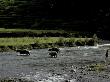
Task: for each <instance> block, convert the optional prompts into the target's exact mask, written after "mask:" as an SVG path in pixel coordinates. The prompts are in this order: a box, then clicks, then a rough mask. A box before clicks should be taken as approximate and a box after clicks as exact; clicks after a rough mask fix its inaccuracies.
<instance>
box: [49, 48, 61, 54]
mask: <svg viewBox="0 0 110 82" xmlns="http://www.w3.org/2000/svg"><path fill="white" fill-rule="evenodd" d="M48 51H56V52H57V53H58V52H60V49H58V48H50V49H49V50H48Z"/></svg>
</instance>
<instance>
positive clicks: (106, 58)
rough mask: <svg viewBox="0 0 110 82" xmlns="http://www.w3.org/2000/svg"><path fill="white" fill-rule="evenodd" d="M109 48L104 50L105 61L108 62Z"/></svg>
mask: <svg viewBox="0 0 110 82" xmlns="http://www.w3.org/2000/svg"><path fill="white" fill-rule="evenodd" d="M108 52H109V49H107V50H106V53H105V63H107V62H108V55H109V53H108Z"/></svg>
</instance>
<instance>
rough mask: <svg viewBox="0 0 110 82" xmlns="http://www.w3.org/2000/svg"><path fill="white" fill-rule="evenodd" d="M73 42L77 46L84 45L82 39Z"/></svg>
mask: <svg viewBox="0 0 110 82" xmlns="http://www.w3.org/2000/svg"><path fill="white" fill-rule="evenodd" d="M75 44H76V45H77V46H84V45H85V41H83V40H81V39H80V40H77V41H76V42H75Z"/></svg>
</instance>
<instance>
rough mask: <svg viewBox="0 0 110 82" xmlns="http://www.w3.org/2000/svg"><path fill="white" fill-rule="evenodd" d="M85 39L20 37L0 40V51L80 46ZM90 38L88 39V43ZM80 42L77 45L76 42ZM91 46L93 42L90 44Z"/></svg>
mask: <svg viewBox="0 0 110 82" xmlns="http://www.w3.org/2000/svg"><path fill="white" fill-rule="evenodd" d="M85 40H86V39H85V38H64V37H36V38H33V37H21V38H0V51H7V50H15V49H18V48H20V49H33V48H48V47H53V46H57V47H65V46H67V47H73V46H82V45H84V44H83V43H84V42H85ZM91 40H92V38H88V43H89V41H91ZM79 41H80V42H81V43H80V44H78V42H79ZM91 44H92V45H93V44H94V42H92V43H91Z"/></svg>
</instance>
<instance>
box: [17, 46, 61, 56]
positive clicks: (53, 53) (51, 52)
mask: <svg viewBox="0 0 110 82" xmlns="http://www.w3.org/2000/svg"><path fill="white" fill-rule="evenodd" d="M16 52H18V53H19V54H18V55H19V56H29V55H30V52H29V51H28V50H16ZM48 52H49V55H50V57H52V58H56V57H57V55H58V53H59V52H60V49H59V48H50V49H48Z"/></svg>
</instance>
